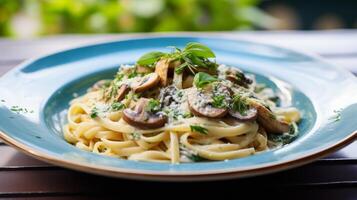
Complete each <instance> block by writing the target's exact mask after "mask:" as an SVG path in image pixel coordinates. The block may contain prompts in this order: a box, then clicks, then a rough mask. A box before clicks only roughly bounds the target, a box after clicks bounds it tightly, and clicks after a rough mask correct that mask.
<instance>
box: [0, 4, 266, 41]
mask: <svg viewBox="0 0 357 200" xmlns="http://www.w3.org/2000/svg"><path fill="white" fill-rule="evenodd" d="M257 3H258V0H0V35H7V36H9V35H16V30H15V28H14V26H15V25H14V19H15V18H16V16H18V15H19V13H20V14H21V15H22V16H23V18H24V19H25V20H28V19H32V20H36V21H37V22H36V24H40V25H39V28H38V29H39V30H36V34H41V35H43V34H56V33H116V32H153V31H213V30H214V31H220V30H235V29H252V28H257V27H258V28H261V27H262V28H266V23H263V21H264V20H265V19H267V16H266V15H265V14H264V13H263V12H262V11H260V10H259V9H258V8H257V7H256V5H257ZM24 16H25V17H24ZM15 27H16V26H15Z"/></svg>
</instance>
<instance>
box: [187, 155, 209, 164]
mask: <svg viewBox="0 0 357 200" xmlns="http://www.w3.org/2000/svg"><path fill="white" fill-rule="evenodd" d="M186 157H187V158H188V159H190V160H192V161H193V162H201V161H205V160H206V159H205V158H202V157H201V156H199V155H194V154H190V155H186Z"/></svg>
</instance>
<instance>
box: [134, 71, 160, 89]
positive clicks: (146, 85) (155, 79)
mask: <svg viewBox="0 0 357 200" xmlns="http://www.w3.org/2000/svg"><path fill="white" fill-rule="evenodd" d="M159 81H160V77H159V76H158V75H157V74H156V73H150V74H147V75H145V76H144V77H142V78H141V79H140V81H139V82H138V83H137V84H135V86H133V90H134V92H144V91H146V90H148V89H150V88H153V87H155V86H157V85H158V83H159Z"/></svg>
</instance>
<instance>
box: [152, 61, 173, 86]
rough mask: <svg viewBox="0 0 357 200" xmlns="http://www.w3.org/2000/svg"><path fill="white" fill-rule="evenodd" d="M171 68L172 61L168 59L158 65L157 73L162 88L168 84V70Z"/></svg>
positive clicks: (156, 67)
mask: <svg viewBox="0 0 357 200" xmlns="http://www.w3.org/2000/svg"><path fill="white" fill-rule="evenodd" d="M169 66H170V61H169V60H168V59H162V60H160V61H159V62H157V63H156V66H155V73H156V74H158V75H159V77H160V83H161V85H162V86H166V85H167V84H168V78H167V74H168V70H169Z"/></svg>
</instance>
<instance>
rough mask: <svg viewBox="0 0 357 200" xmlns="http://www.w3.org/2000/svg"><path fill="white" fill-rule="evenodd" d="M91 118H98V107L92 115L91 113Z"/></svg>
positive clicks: (93, 109)
mask: <svg viewBox="0 0 357 200" xmlns="http://www.w3.org/2000/svg"><path fill="white" fill-rule="evenodd" d="M90 117H91V118H96V117H98V108H97V107H94V108H92V110H91V113H90Z"/></svg>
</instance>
